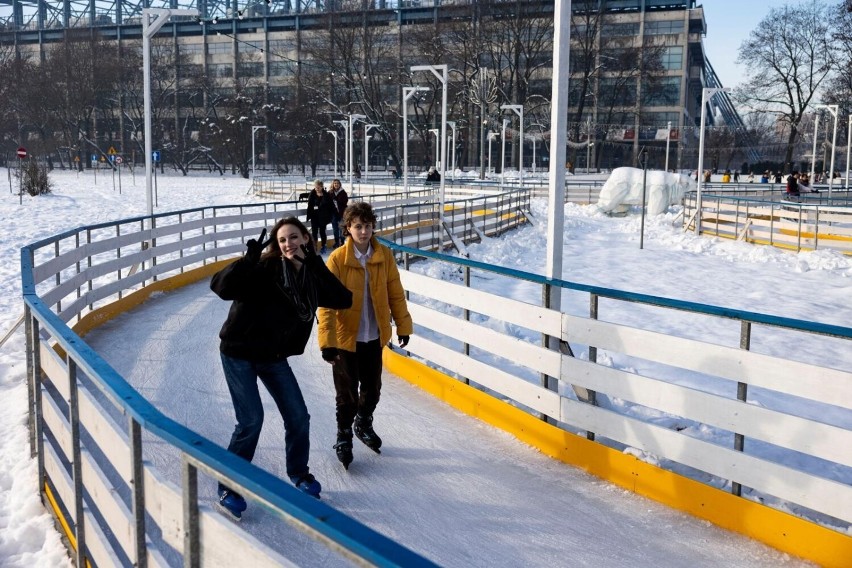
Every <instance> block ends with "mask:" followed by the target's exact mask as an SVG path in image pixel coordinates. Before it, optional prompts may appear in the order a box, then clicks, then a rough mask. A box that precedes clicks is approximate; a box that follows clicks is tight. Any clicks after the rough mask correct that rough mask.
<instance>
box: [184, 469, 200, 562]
mask: <svg viewBox="0 0 852 568" xmlns="http://www.w3.org/2000/svg"><path fill="white" fill-rule="evenodd" d="M182 470H183V472H182V473H183V565H184V568H199V566H200V565H201V558H200V546H199V542H198V536H199V531H198V469H197V468H196V467H195V466H194V465H192V464H191V463H189V459H188V457H187V456H186V454H184V455H183V467H182Z"/></svg>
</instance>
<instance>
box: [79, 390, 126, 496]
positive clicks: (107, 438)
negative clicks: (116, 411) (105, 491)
mask: <svg viewBox="0 0 852 568" xmlns="http://www.w3.org/2000/svg"><path fill="white" fill-rule="evenodd" d="M78 395H79V396H78V400H79V403H80V424H82V425H83V427H85V429H86V432H88V433H89V435H90V436H91V437H92V439H93V440H94V442H95V443H96V444H97V445H98V447H99V448H100V449H101V451H102V452H103V453H104V454H106V455H108V456H109V461H110V463H111V464H112V466H113V467H114V468H115V470H116V471H117V472H118V474H119V475H120V476H121V478H122V479H124V480H129V479H130V478H131V477H132V467H131V465H130V442H129V440H128V438H127V435H126V434H125V433H124V432H122V431H121V430H119V428H118V426H117V425H116V424H115V422H113V421H112V419H111V418H110V415H109V413H108V412H107V411H106V410H104V408H103V407H101V405H100V404H99V403H98V402H97V400H96V399H95V397H94V396H93V395H92V394H91V393H90V392H89V391H88V390H87V389H85V388H83V387H80V388H79V389H78Z"/></svg>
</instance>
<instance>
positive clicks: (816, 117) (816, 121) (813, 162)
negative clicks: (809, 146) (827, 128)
mask: <svg viewBox="0 0 852 568" xmlns="http://www.w3.org/2000/svg"><path fill="white" fill-rule="evenodd" d="M818 130H819V113H816V114H815V115H814V148H813V150H811V183H813V180H814V173H815V172H816V147H817V131H818Z"/></svg>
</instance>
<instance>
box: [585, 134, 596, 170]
mask: <svg viewBox="0 0 852 568" xmlns="http://www.w3.org/2000/svg"><path fill="white" fill-rule="evenodd" d="M586 142H587V144H586V173H589V172H590V171H591V167H592V165H591V159H592V146H594V145H595V143H594V142H592V141H590V140H587V141H586Z"/></svg>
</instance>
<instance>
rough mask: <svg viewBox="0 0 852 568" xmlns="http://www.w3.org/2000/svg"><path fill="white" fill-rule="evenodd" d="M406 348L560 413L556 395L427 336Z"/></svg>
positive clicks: (539, 409) (516, 398) (508, 394)
mask: <svg viewBox="0 0 852 568" xmlns="http://www.w3.org/2000/svg"><path fill="white" fill-rule="evenodd" d="M406 349H408V350H410V351H411V352H412V353H414V354H415V355H417V356H419V357H423V358H424V359H426V360H428V361H431V362H432V363H434V364H435V365H438V366H440V367H444V368H445V369H448V370H449V371H450V372H452V373H458V374H459V375H460V376H462V377H467V378H469V379H470V380H471V381H472V382H475V383H476V384H479V385H482V386H483V387H486V388H488V389H491V390H493V391H496V392H498V393H500V394H502V395H503V396H505V397H507V398H509V399H512V400H514V401H517V402H519V403H521V404H523V405H524V406H528V407H529V408H531V409H533V410H535V411H537V412H541V413H544V414H546V415H548V416H558V415H559V395H558V394H557V393H555V392H553V391H549V390H547V389H545V388H543V387H540V386H537V385H534V384H532V383H530V382H528V381H525V380H523V379H520V378H518V377H516V376H514V375H511V374H509V373H507V372H505V371H503V370H501V369H497V368H496V367H492V366H490V365H487V364H486V363H481V362H479V361H475V360H473V359H471V358H470V357H466V356H465V355H464V354H463V353H457V352H455V351H453V350H451V349H447V348H446V347H444V346H443V345H438V344H437V343H434V342H432V341H430V340H428V339H426V338H423V337H419V338H418V339H417V341H414V342H411V343H410V344H409V345H408V346H407V347H406Z"/></svg>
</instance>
